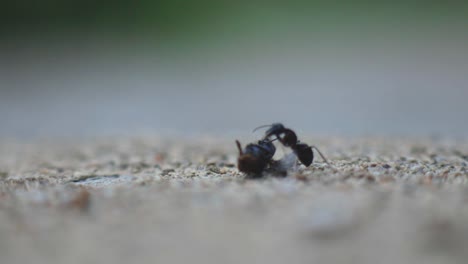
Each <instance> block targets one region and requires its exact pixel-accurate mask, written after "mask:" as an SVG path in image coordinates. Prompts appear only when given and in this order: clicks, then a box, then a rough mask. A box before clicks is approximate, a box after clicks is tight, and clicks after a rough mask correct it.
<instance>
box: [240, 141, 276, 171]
mask: <svg viewBox="0 0 468 264" xmlns="http://www.w3.org/2000/svg"><path fill="white" fill-rule="evenodd" d="M236 144H237V148H238V149H239V158H238V159H237V167H238V169H239V170H240V171H242V172H245V173H248V174H256V175H259V174H261V173H262V172H263V170H264V169H265V168H266V167H267V165H268V164H269V163H270V161H271V160H272V158H273V156H274V155H275V152H276V147H275V145H273V143H271V141H269V140H260V141H258V143H257V144H252V143H251V144H248V145H247V146H246V147H245V149H243V150H242V146H241V144H240V142H239V141H238V140H236Z"/></svg>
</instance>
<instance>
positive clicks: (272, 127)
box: [252, 123, 284, 134]
mask: <svg viewBox="0 0 468 264" xmlns="http://www.w3.org/2000/svg"><path fill="white" fill-rule="evenodd" d="M264 127H269V129H268V130H267V131H266V133H267V134H268V133H271V131H280V130H283V129H284V126H283V124H281V123H273V124H271V125H263V126H258V127H256V128H255V129H254V130H253V131H252V132H255V131H257V130H259V129H260V128H264Z"/></svg>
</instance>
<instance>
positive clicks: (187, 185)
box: [0, 137, 468, 264]
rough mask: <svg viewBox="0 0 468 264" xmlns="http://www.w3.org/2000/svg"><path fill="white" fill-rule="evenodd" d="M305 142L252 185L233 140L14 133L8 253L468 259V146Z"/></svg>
mask: <svg viewBox="0 0 468 264" xmlns="http://www.w3.org/2000/svg"><path fill="white" fill-rule="evenodd" d="M248 140H249V139H242V142H243V143H247V142H248ZM250 140H251V139H250ZM303 141H304V142H313V143H314V144H315V145H316V146H318V147H319V148H320V149H321V150H322V152H323V153H324V154H325V155H326V156H327V157H328V158H329V160H330V162H331V165H330V166H328V165H326V164H325V163H323V162H322V161H321V160H320V158H319V157H316V159H315V161H314V163H313V165H312V166H310V167H309V168H304V167H300V168H299V170H298V171H296V172H291V173H290V175H288V177H286V178H273V177H265V178H264V179H260V180H246V179H244V175H242V174H241V173H239V172H238V171H237V168H236V158H237V150H236V147H235V145H234V140H233V139H226V138H212V137H201V138H195V137H194V138H185V139H183V140H175V139H169V138H157V137H154V138H151V137H145V138H133V139H131V138H112V139H96V140H80V141H78V140H75V141H71V140H69V141H65V140H57V141H52V140H47V141H40V140H36V141H31V142H27V143H26V142H19V141H11V140H10V141H9V140H3V141H1V142H0V262H1V263H2V264H3V263H5V264H6V263H204V264H205V263H425V264H432V263H467V259H468V251H467V250H466V248H467V245H468V188H467V183H468V172H467V164H468V141H466V140H455V139H440V138H431V139H420V138H417V139H415V138H412V139H397V138H387V139H386V138H334V137H322V138H312V137H309V138H304V139H303Z"/></svg>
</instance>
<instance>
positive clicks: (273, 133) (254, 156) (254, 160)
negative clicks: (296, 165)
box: [236, 123, 328, 175]
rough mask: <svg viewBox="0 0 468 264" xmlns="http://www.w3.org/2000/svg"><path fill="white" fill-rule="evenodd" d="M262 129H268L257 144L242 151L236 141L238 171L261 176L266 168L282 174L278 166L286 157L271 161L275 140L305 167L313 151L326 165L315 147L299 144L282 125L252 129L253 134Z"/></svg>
mask: <svg viewBox="0 0 468 264" xmlns="http://www.w3.org/2000/svg"><path fill="white" fill-rule="evenodd" d="M263 127H269V129H268V130H267V131H266V132H265V135H264V137H263V138H262V139H261V140H259V141H258V143H257V144H248V145H247V146H246V147H245V149H244V150H242V147H241V144H240V142H239V141H238V140H236V144H237V148H238V149H239V158H238V159H237V167H238V169H239V171H242V172H245V173H247V174H250V175H252V174H253V175H261V173H262V172H263V171H264V170H265V169H267V168H268V169H270V170H273V171H275V170H277V171H281V173H283V172H284V169H283V168H282V167H283V166H281V165H279V164H282V163H287V162H286V160H284V161H285V162H282V161H283V159H286V157H285V158H283V159H282V160H279V161H276V160H273V156H274V154H275V152H276V148H275V146H274V145H273V143H272V142H273V141H275V140H278V141H279V142H281V144H282V145H283V146H285V147H288V148H290V149H291V150H292V151H293V153H294V155H295V156H296V157H297V159H298V160H299V161H300V162H301V163H302V164H304V165H305V166H310V165H311V164H312V162H313V160H314V152H313V149H315V150H316V151H317V152H318V153H319V154H320V156H321V157H322V159H323V160H324V161H325V162H326V163H328V161H327V159H325V157H324V156H323V154H322V153H321V152H320V151H319V150H318V149H317V148H316V147H314V146H309V145H307V144H305V143H301V142H300V141H299V140H298V139H297V135H296V133H295V132H294V131H293V130H291V129H289V128H286V127H285V126H284V125H283V124H280V123H275V124H272V125H266V126H260V127H257V128H256V129H254V132H255V131H256V130H258V129H259V128H263Z"/></svg>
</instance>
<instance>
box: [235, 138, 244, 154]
mask: <svg viewBox="0 0 468 264" xmlns="http://www.w3.org/2000/svg"><path fill="white" fill-rule="evenodd" d="M236 145H237V149H238V150H239V155H243V154H244V153H243V151H242V147H241V143H240V142H239V140H236Z"/></svg>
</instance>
